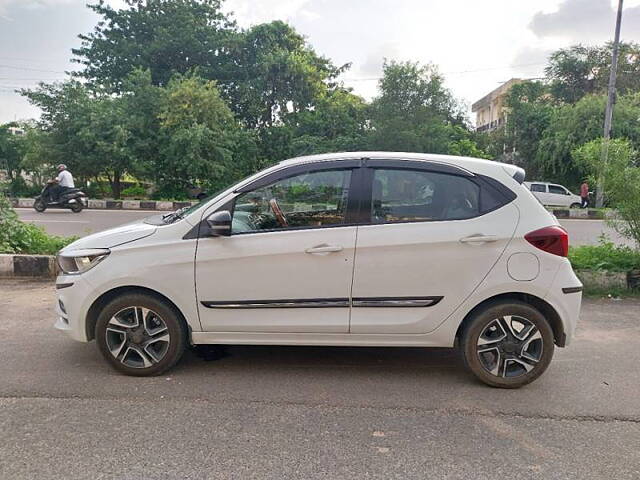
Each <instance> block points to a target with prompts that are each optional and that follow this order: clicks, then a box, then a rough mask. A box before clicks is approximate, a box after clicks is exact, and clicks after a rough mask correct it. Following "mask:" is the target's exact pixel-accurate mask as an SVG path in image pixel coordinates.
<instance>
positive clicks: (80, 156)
mask: <svg viewBox="0 0 640 480" xmlns="http://www.w3.org/2000/svg"><path fill="white" fill-rule="evenodd" d="M22 93H23V95H25V96H26V97H27V98H29V100H30V101H31V102H32V103H33V104H34V105H37V106H38V107H40V108H41V110H42V116H41V119H40V126H41V128H42V129H43V130H44V131H45V132H47V133H48V135H47V136H46V144H47V153H48V158H47V160H46V163H49V164H51V165H53V164H56V163H64V164H66V165H68V166H69V168H70V169H71V170H72V171H73V173H74V175H76V176H78V177H80V178H84V179H87V178H95V177H97V176H100V175H105V176H106V177H107V178H108V180H109V183H110V185H111V190H112V193H113V195H114V197H115V198H119V196H120V190H121V180H122V177H123V176H124V175H125V174H126V173H128V172H131V171H133V170H134V169H133V164H134V163H133V158H132V157H131V155H130V154H129V151H128V150H127V142H128V140H129V136H130V134H129V131H128V125H127V119H128V112H127V111H126V109H125V104H124V103H123V101H122V99H121V98H117V97H112V96H110V95H94V94H92V93H91V92H90V91H89V90H88V89H87V87H85V86H84V85H82V84H81V83H79V82H77V81H73V80H71V81H68V82H64V83H61V84H49V85H47V84H41V85H40V86H39V87H38V88H37V89H35V90H24V91H23V92H22Z"/></svg>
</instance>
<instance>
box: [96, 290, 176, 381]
mask: <svg viewBox="0 0 640 480" xmlns="http://www.w3.org/2000/svg"><path fill="white" fill-rule="evenodd" d="M95 337H96V342H97V344H98V347H99V348H100V351H101V352H102V355H103V356H104V357H105V358H106V359H107V361H108V362H109V363H110V364H111V365H112V366H113V367H114V368H115V369H116V370H119V371H120V372H122V373H125V374H127V375H134V376H152V375H160V374H161V373H163V372H165V371H167V370H168V369H170V368H171V367H173V366H174V365H175V364H176V363H177V362H178V360H180V357H182V354H183V352H184V349H185V346H186V343H187V329H186V326H185V324H184V321H183V320H182V318H181V316H180V314H179V313H178V312H176V311H175V309H174V308H173V307H172V306H171V305H168V304H167V303H165V302H164V301H162V300H160V299H158V298H156V297H153V296H151V295H145V294H140V293H131V294H125V295H122V296H119V297H117V298H115V299H114V300H112V301H111V302H109V303H108V304H107V305H106V306H105V307H104V308H103V310H102V312H100V315H99V316H98V321H97V322H96V331H95Z"/></svg>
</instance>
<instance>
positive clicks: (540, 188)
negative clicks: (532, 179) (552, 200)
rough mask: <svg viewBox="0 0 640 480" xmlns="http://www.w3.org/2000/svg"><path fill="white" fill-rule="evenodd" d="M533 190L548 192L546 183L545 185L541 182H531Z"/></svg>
mask: <svg viewBox="0 0 640 480" xmlns="http://www.w3.org/2000/svg"><path fill="white" fill-rule="evenodd" d="M531 191H532V192H541V193H546V191H547V187H546V185H543V184H541V183H532V184H531Z"/></svg>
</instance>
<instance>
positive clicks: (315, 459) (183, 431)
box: [0, 280, 640, 480]
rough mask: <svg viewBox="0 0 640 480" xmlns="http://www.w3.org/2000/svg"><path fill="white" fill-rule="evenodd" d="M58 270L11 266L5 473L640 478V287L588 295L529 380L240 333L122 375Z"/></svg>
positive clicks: (2, 394) (4, 294) (438, 354)
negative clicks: (80, 316)
mask: <svg viewBox="0 0 640 480" xmlns="http://www.w3.org/2000/svg"><path fill="white" fill-rule="evenodd" d="M53 299H54V289H53V286H52V285H51V284H50V283H28V282H18V283H16V282H12V283H9V281H7V280H5V281H0V311H1V312H2V316H1V319H0V338H1V339H2V340H1V342H2V343H1V344H0V346H1V348H0V379H2V381H0V478H2V479H32V478H47V479H75V478H79V479H85V478H86V479H137V478H144V479H173V478H189V479H205V478H223V479H230V478H238V479H249V478H260V479H284V478H287V479H298V478H300V479H315V478H318V479H320V478H322V479H327V478H329V479H341V478H354V479H355V478H358V479H359V478H385V479H388V478H399V479H408V478H416V479H424V478H447V479H458V478H460V479H469V478H473V479H491V480H495V479H496V478H519V479H556V478H557V479H560V478H575V479H602V478H615V479H637V478H640V396H639V395H638V392H639V391H640V370H639V369H638V363H639V362H640V323H639V322H640V318H639V314H638V312H640V302H637V301H618V302H615V301H611V300H598V301H593V300H591V301H587V302H585V305H584V308H583V315H582V321H581V323H580V325H579V328H578V333H577V338H576V339H575V342H574V344H573V345H571V346H570V347H569V348H566V349H557V350H556V355H555V358H554V360H553V362H552V364H551V366H550V368H549V370H548V371H547V372H546V373H545V375H543V376H542V377H541V378H540V379H538V380H537V381H536V382H534V383H533V384H531V385H529V386H527V387H525V388H523V389H520V390H515V391H509V390H498V389H492V388H489V387H485V386H483V385H481V384H480V383H478V382H477V381H476V380H475V379H474V378H472V377H471V376H470V374H468V373H467V372H466V371H465V370H464V368H463V366H462V364H461V362H460V359H459V357H458V355H457V354H456V352H455V351H453V350H448V349H438V350H427V349H415V348H413V349H410V348H396V349H393V348H387V349H384V348H315V347H297V348H293V347H230V348H229V349H228V355H227V356H226V357H224V358H222V359H220V360H215V361H210V362H206V361H204V360H202V359H200V358H198V357H196V356H195V355H193V354H191V353H190V354H188V355H187V356H186V358H185V359H184V360H183V361H182V362H180V363H179V364H178V366H177V367H176V368H175V369H174V370H173V371H171V372H170V373H169V374H168V375H165V376H162V377H156V378H148V379H140V378H131V377H125V376H122V375H119V374H117V373H115V372H114V371H112V370H111V369H110V368H109V367H108V366H107V364H106V363H105V362H104V361H103V360H102V358H101V357H100V355H99V353H98V351H97V349H96V346H95V344H93V343H92V344H80V343H75V342H73V341H72V340H70V339H68V338H66V337H65V336H64V335H63V334H60V333H58V332H55V331H54V330H53V328H52V323H53V320H54V317H53V310H52V304H53V301H54V300H53Z"/></svg>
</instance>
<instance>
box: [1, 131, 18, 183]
mask: <svg viewBox="0 0 640 480" xmlns="http://www.w3.org/2000/svg"><path fill="white" fill-rule="evenodd" d="M11 127H19V125H18V124H17V123H7V124H5V125H0V169H1V170H5V171H6V172H7V176H8V179H9V180H10V181H13V180H15V179H16V177H17V176H18V174H19V173H20V160H21V157H22V142H21V140H22V138H21V136H18V135H13V134H12V133H11V132H10V130H9V129H10V128H11Z"/></svg>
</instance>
